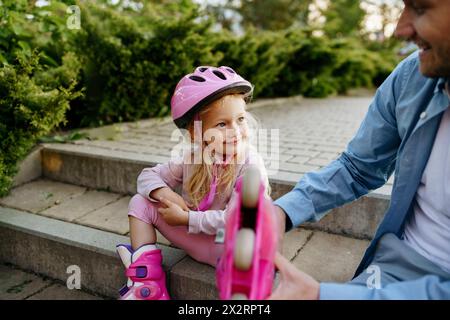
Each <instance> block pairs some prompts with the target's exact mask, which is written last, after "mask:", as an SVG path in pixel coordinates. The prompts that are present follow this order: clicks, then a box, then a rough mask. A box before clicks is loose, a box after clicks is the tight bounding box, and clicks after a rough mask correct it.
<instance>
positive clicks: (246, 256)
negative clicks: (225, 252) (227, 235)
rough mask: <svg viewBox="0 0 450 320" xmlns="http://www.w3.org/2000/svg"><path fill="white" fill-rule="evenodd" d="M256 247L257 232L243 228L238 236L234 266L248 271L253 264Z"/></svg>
mask: <svg viewBox="0 0 450 320" xmlns="http://www.w3.org/2000/svg"><path fill="white" fill-rule="evenodd" d="M254 248H255V232H254V231H253V230H252V229H249V228H242V229H240V230H239V231H238V233H237V236H236V246H235V248H234V266H235V267H236V268H237V269H239V270H242V271H247V270H248V269H250V266H251V265H252V259H253V251H254Z"/></svg>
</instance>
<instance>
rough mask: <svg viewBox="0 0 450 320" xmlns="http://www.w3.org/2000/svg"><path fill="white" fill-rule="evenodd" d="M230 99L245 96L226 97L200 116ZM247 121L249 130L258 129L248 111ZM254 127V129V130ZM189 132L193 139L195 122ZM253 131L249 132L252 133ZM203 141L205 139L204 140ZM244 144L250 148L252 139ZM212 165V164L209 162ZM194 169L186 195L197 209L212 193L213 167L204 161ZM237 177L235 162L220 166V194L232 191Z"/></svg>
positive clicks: (218, 180) (191, 124) (208, 107)
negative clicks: (209, 193) (210, 192)
mask: <svg viewBox="0 0 450 320" xmlns="http://www.w3.org/2000/svg"><path fill="white" fill-rule="evenodd" d="M229 97H239V98H242V99H244V95H242V94H230V95H226V96H224V97H222V98H220V99H219V100H216V101H214V102H213V103H211V104H209V105H208V106H207V107H205V108H204V109H203V110H201V111H200V112H199V116H200V117H201V116H202V115H204V114H206V113H207V112H209V111H210V109H211V107H213V106H214V105H216V104H217V103H222V104H223V103H224V100H225V99H227V98H229ZM246 119H247V123H248V125H249V128H251V129H254V130H256V127H257V120H256V119H255V118H254V117H253V116H252V115H251V114H250V113H249V112H248V111H246ZM252 127H254V128H252ZM188 130H189V132H190V133H191V137H193V132H194V120H192V121H191V123H190V124H189V126H188ZM251 131H252V130H249V132H251ZM202 141H203V139H202ZM244 143H246V144H247V146H249V144H250V137H249V136H247V137H246V138H245V139H244ZM203 147H204V143H202V150H203ZM209 163H211V162H209ZM193 166H194V168H193V170H192V175H191V176H190V178H189V181H188V183H187V184H186V190H185V191H186V193H187V195H188V196H189V197H190V199H191V200H192V202H193V205H194V206H195V207H196V208H197V207H198V205H199V203H200V202H201V201H202V199H203V198H204V197H205V196H206V195H207V194H208V192H209V191H210V186H211V183H212V179H213V165H212V164H208V163H207V162H206V161H202V162H201V163H200V164H193ZM235 177H236V163H235V162H234V161H233V162H231V163H230V164H227V165H225V166H219V170H218V172H217V190H216V193H218V192H224V193H225V192H228V191H229V190H231V189H232V188H233V186H234V183H235ZM267 186H269V184H268V183H267ZM267 189H268V192H269V193H270V188H267Z"/></svg>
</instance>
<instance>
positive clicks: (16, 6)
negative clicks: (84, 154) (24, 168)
mask: <svg viewBox="0 0 450 320" xmlns="http://www.w3.org/2000/svg"><path fill="white" fill-rule="evenodd" d="M27 6H28V4H27V1H11V2H5V3H4V4H3V6H2V7H1V11H2V12H1V15H0V26H1V29H0V59H1V61H0V150H1V152H0V196H4V195H6V194H7V193H8V190H9V189H10V187H11V185H12V182H13V177H14V175H15V174H16V173H17V163H18V162H19V161H20V160H21V159H23V158H24V157H25V156H26V155H27V153H28V152H29V151H30V150H31V148H32V147H33V146H34V144H35V143H36V141H37V140H38V139H39V138H40V137H42V136H44V135H46V134H48V133H49V132H51V131H52V130H53V129H54V128H55V127H57V126H59V125H60V124H61V123H64V121H65V114H66V112H67V110H68V108H69V102H70V100H72V99H75V98H76V97H78V96H79V95H80V92H79V91H77V90H75V84H76V79H77V77H78V72H79V70H80V64H79V61H78V59H77V57H76V56H75V54H74V53H71V52H67V53H64V54H63V55H62V56H60V57H59V59H58V60H59V61H56V60H54V59H52V58H51V56H50V55H48V54H47V53H46V52H45V51H44V50H43V49H41V50H39V51H37V50H36V49H35V48H33V47H34V46H35V43H34V42H33V41H36V40H38V38H39V37H35V36H34V35H33V31H35V30H47V29H46V27H48V26H50V23H49V21H48V20H47V18H46V17H44V18H42V19H40V18H39V17H36V19H35V20H28V19H27V18H26V17H25V15H24V13H25V12H27V11H26V10H27V9H28V7H27ZM6 8H8V9H10V10H11V11H7V10H6ZM12 10H14V11H12ZM47 31H48V30H47ZM48 34H51V32H49V33H48ZM43 47H44V46H43ZM50 64H51V66H50Z"/></svg>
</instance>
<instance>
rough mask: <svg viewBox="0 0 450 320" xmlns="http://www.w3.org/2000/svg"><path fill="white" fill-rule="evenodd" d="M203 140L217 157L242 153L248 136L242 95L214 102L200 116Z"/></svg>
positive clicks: (222, 157) (229, 96)
mask: <svg viewBox="0 0 450 320" xmlns="http://www.w3.org/2000/svg"><path fill="white" fill-rule="evenodd" d="M200 119H201V120H202V124H203V140H204V142H205V144H206V146H207V148H208V149H209V151H210V152H211V154H212V155H215V156H216V158H217V159H222V160H223V159H225V158H227V159H229V158H230V157H233V156H235V155H237V154H240V153H241V151H242V148H243V146H244V144H243V143H242V142H243V141H245V140H246V139H247V138H248V131H249V130H248V123H247V119H246V111H245V101H244V99H243V98H242V96H240V95H228V96H225V97H223V98H222V99H220V100H218V101H216V102H214V103H213V104H212V105H211V107H210V108H208V109H207V111H206V112H205V113H204V114H203V115H201V116H200Z"/></svg>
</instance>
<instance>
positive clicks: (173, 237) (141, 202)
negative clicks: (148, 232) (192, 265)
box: [128, 194, 224, 267]
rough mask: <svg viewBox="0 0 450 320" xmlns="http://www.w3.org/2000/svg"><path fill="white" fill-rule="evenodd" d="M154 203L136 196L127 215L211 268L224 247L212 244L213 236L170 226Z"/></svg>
mask: <svg viewBox="0 0 450 320" xmlns="http://www.w3.org/2000/svg"><path fill="white" fill-rule="evenodd" d="M157 209H158V207H157V205H156V204H155V203H154V202H151V201H150V200H148V199H146V198H144V197H143V196H141V195H140V194H136V195H135V196H133V197H132V198H131V200H130V203H129V205H128V215H129V216H133V217H136V218H138V219H139V220H141V221H143V222H145V223H148V224H150V225H153V226H154V227H155V228H156V229H158V231H159V232H160V233H161V234H162V235H163V236H164V237H165V238H166V239H167V240H169V241H170V243H171V244H172V245H174V246H175V247H178V248H180V249H183V250H184V251H186V253H187V254H188V255H190V256H191V257H192V258H194V259H195V260H197V261H199V262H202V263H207V264H209V265H211V266H213V267H215V266H216V264H217V259H218V258H219V257H220V255H221V254H222V252H223V248H224V245H223V244H217V243H215V242H214V239H215V236H214V235H208V234H205V233H188V227H187V226H171V225H168V224H167V223H166V222H165V221H164V219H162V218H161V217H160V214H159V213H158V211H157Z"/></svg>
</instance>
